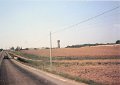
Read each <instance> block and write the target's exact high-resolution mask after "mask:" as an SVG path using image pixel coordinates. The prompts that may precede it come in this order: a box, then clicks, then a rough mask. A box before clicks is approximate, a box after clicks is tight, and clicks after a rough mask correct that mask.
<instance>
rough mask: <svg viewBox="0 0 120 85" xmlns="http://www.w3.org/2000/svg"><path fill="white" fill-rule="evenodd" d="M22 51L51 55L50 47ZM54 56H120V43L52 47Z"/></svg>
mask: <svg viewBox="0 0 120 85" xmlns="http://www.w3.org/2000/svg"><path fill="white" fill-rule="evenodd" d="M22 52H25V53H29V54H35V55H38V56H49V49H41V50H23V51H22ZM52 56H68V57H70V56H71V57H73V56H77V57H79V56H80V57H86V56H88V57H113V56H114V57H115V56H116V57H118V56H120V45H116V46H114V45H111V46H93V47H82V48H60V49H52Z"/></svg>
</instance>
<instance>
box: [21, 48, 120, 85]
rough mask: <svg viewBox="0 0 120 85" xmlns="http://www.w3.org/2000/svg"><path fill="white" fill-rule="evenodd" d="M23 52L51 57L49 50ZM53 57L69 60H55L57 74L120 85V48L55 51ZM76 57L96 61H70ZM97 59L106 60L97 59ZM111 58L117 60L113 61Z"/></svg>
mask: <svg viewBox="0 0 120 85" xmlns="http://www.w3.org/2000/svg"><path fill="white" fill-rule="evenodd" d="M22 52H23V53H28V54H34V55H39V56H49V49H42V50H23V51H22ZM52 55H53V56H61V57H62V56H66V57H67V58H68V59H63V60H61V59H58V60H57V59H55V60H53V67H54V71H56V72H62V73H65V74H69V75H71V76H74V77H79V78H82V79H87V80H93V81H94V82H97V83H102V84H103V85H104V84H105V85H120V81H119V80H120V46H96V47H82V48H61V49H53V53H52ZM75 56H77V57H86V56H88V57H95V59H90V60H89V59H75V60H72V59H69V57H75ZM96 57H100V58H101V57H102V58H105V59H97V58H96ZM106 57H107V58H106ZM111 57H115V58H114V59H112V58H111ZM109 58H110V59H109Z"/></svg>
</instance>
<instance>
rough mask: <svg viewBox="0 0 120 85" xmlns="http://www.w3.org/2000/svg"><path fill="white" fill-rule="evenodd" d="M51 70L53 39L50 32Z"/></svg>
mask: <svg viewBox="0 0 120 85" xmlns="http://www.w3.org/2000/svg"><path fill="white" fill-rule="evenodd" d="M50 69H52V38H51V32H50Z"/></svg>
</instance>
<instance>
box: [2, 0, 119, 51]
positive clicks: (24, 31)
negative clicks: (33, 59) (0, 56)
mask: <svg viewBox="0 0 120 85" xmlns="http://www.w3.org/2000/svg"><path fill="white" fill-rule="evenodd" d="M117 6H120V2H119V1H79V0H75V1H72V0H70V1H69V0H66V1H59V0H57V1H55V0H52V1H47V0H46V1H39V0H11V1H10V0H0V48H5V49H6V48H10V47H12V46H14V47H16V46H20V47H23V48H27V47H28V48H32V47H35V48H40V47H49V37H50V36H49V33H50V32H51V33H54V32H56V33H54V34H52V45H53V47H56V46H57V40H60V41H61V42H60V43H61V47H66V46H68V45H75V44H84V43H87V44H89V43H114V42H116V40H120V8H118V9H116V10H114V11H111V12H109V13H106V14H104V15H102V16H100V17H97V18H94V19H92V20H89V21H87V22H84V23H81V24H79V25H77V26H74V27H71V28H69V27H70V26H71V25H74V24H77V23H79V22H81V21H84V20H86V19H88V18H91V17H93V16H96V15H98V14H101V13H103V12H105V11H107V10H110V9H113V8H115V7H117ZM65 28H68V29H66V30H62V29H65Z"/></svg>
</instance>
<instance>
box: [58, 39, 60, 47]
mask: <svg viewBox="0 0 120 85" xmlns="http://www.w3.org/2000/svg"><path fill="white" fill-rule="evenodd" d="M57 44H58V48H60V40H57Z"/></svg>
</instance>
